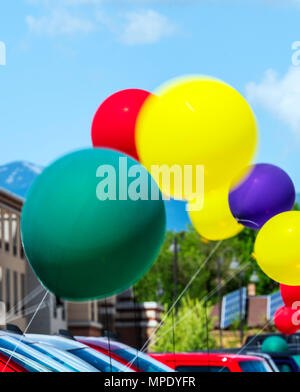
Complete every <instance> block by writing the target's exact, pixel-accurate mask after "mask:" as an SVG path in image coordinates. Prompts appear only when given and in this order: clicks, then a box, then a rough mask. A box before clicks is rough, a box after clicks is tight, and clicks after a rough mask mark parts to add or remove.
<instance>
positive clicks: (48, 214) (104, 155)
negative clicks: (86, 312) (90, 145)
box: [21, 148, 166, 301]
mask: <svg viewBox="0 0 300 392" xmlns="http://www.w3.org/2000/svg"><path fill="white" fill-rule="evenodd" d="M125 161H126V162H125ZM120 162H121V164H120ZM126 166H127V167H126ZM127 175H128V176H127ZM126 182H127V184H126ZM126 196H127V197H126ZM165 225H166V217H165V207H164V202H163V200H162V196H161V193H160V191H159V189H158V186H157V184H156V182H155V181H154V180H153V179H152V177H151V176H150V174H149V173H148V172H147V170H146V169H145V168H144V167H143V166H141V165H140V164H139V163H138V162H136V161H135V160H133V159H132V158H130V157H127V156H126V155H124V154H121V153H119V152H117V151H112V150H107V149H100V148H99V149H98V148H97V149H86V150H81V151H77V152H74V153H71V154H68V155H66V156H64V157H62V158H60V159H58V160H57V161H55V162H54V163H53V164H51V165H50V166H49V167H47V168H46V169H45V170H44V171H43V173H42V174H41V175H40V176H39V177H38V178H37V179H36V181H35V182H34V183H33V185H32V187H31V188H30V191H29V193H28V196H27V199H26V202H25V204H24V207H23V212H22V218H21V232H22V240H23V245H24V249H25V253H26V256H27V259H28V261H29V263H30V265H31V267H32V269H33V270H34V272H35V274H36V275H37V277H38V278H39V280H40V281H41V283H42V284H43V285H44V286H45V287H46V288H47V289H48V290H49V291H51V292H52V293H53V294H55V295H57V296H58V297H61V298H64V299H67V300H71V301H85V300H91V299H97V298H103V297H107V296H111V295H113V294H116V293H118V292H122V291H123V290H126V289H127V288H128V287H130V286H131V285H132V284H133V283H135V282H136V281H137V280H139V279H140V278H141V277H142V276H143V275H144V274H145V273H146V272H147V270H148V269H149V268H150V267H151V266H152V264H153V263H154V261H155V259H156V257H157V255H158V253H159V250H160V247H161V245H162V242H163V239H164V234H165Z"/></svg>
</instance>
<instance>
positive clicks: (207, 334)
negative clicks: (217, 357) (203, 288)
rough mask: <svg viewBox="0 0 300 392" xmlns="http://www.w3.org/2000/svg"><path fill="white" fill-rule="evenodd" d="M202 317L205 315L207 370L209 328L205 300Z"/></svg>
mask: <svg viewBox="0 0 300 392" xmlns="http://www.w3.org/2000/svg"><path fill="white" fill-rule="evenodd" d="M204 317H205V327H206V348H207V364H208V371H210V366H209V355H210V352H209V330H208V316H207V302H206V300H205V301H204Z"/></svg>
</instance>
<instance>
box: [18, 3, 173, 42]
mask: <svg viewBox="0 0 300 392" xmlns="http://www.w3.org/2000/svg"><path fill="white" fill-rule="evenodd" d="M26 1H27V3H28V4H30V5H31V6H32V7H35V8H36V9H37V10H38V11H42V14H39V15H38V16H34V14H30V15H29V16H27V17H26V23H27V25H28V28H29V30H30V31H31V32H32V33H36V34H47V35H50V36H55V35H67V34H68V35H70V34H74V33H89V32H91V31H93V30H98V29H99V28H101V27H104V28H106V29H108V30H109V31H110V32H111V33H112V34H113V35H115V36H116V37H117V39H118V40H119V41H121V42H123V43H124V44H126V45H138V44H151V43H155V42H157V41H159V40H160V39H162V38H165V37H168V36H171V35H172V34H173V33H174V32H175V31H176V27H175V25H174V24H173V23H171V22H170V21H169V19H168V18H167V17H166V16H164V15H162V14H160V13H158V12H156V11H154V10H152V9H140V8H139V9H138V10H133V11H128V12H126V13H125V14H119V13H115V14H114V15H113V16H112V15H110V14H109V13H108V14H107V13H105V12H103V7H101V5H102V4H105V3H107V0H26ZM110 1H114V2H115V3H118V2H124V3H126V2H128V3H131V2H132V3H134V2H135V0H110ZM147 1H148V0H139V5H141V3H144V2H147ZM164 1H166V0H164ZM83 15H84V16H83Z"/></svg>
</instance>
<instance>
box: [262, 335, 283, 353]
mask: <svg viewBox="0 0 300 392" xmlns="http://www.w3.org/2000/svg"><path fill="white" fill-rule="evenodd" d="M261 351H262V352H264V353H274V352H276V353H284V352H287V351H289V346H288V344H287V342H286V340H284V339H283V338H281V337H280V336H269V337H268V338H266V339H265V340H264V341H263V344H262V346H261Z"/></svg>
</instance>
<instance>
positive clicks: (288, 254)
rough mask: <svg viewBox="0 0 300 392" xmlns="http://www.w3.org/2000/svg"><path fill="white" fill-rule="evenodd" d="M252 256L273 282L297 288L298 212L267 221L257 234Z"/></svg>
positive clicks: (299, 254)
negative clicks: (253, 255)
mask: <svg viewBox="0 0 300 392" xmlns="http://www.w3.org/2000/svg"><path fill="white" fill-rule="evenodd" d="M255 256H256V259H257V263H258V265H259V266H260V268H261V269H262V270H263V271H264V273H265V274H266V275H268V276H269V277H270V278H271V279H273V280H275V281H276V282H279V283H283V284H286V285H290V286H299V285H300V211H288V212H283V213H281V214H278V215H276V216H274V217H273V218H271V219H270V220H269V221H268V222H267V223H265V225H264V226H263V227H262V228H261V230H260V231H259V233H258V235H257V237H256V241H255Z"/></svg>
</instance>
